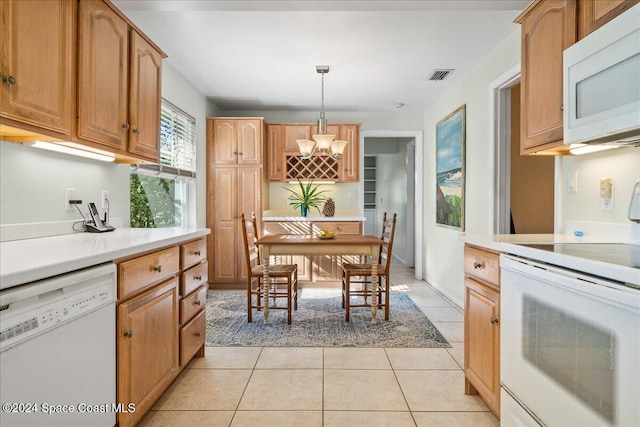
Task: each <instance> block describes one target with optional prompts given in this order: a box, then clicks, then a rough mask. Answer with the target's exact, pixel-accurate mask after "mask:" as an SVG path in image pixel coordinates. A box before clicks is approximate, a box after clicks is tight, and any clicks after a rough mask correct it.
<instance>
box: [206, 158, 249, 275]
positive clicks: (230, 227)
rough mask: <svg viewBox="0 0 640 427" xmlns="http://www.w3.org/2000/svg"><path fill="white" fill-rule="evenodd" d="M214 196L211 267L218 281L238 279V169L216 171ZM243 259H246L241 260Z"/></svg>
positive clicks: (217, 169)
mask: <svg viewBox="0 0 640 427" xmlns="http://www.w3.org/2000/svg"><path fill="white" fill-rule="evenodd" d="M214 173H215V182H214V194H213V216H214V226H213V236H214V237H213V242H214V243H213V245H214V249H213V254H212V257H211V259H210V265H212V268H213V275H211V274H210V275H209V277H211V278H213V281H215V282H234V281H235V280H236V279H237V269H238V267H237V264H238V262H239V261H238V259H237V255H236V254H237V253H238V226H239V224H240V220H239V219H238V217H239V215H238V211H237V206H238V197H239V193H238V181H237V179H238V178H237V168H236V167H226V168H216V169H215V171H214ZM241 259H244V258H241Z"/></svg>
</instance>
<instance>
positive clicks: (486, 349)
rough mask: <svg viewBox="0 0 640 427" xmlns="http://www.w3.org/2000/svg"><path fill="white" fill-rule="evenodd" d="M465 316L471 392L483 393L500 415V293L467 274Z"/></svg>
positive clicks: (469, 387)
mask: <svg viewBox="0 0 640 427" xmlns="http://www.w3.org/2000/svg"><path fill="white" fill-rule="evenodd" d="M464 316H465V318H464V342H465V345H464V356H465V357H464V371H465V377H466V382H467V391H468V392H473V391H474V390H475V391H477V392H478V393H480V395H481V396H482V398H483V400H484V402H485V403H486V404H487V406H488V407H489V409H491V411H492V412H493V413H494V414H496V416H499V414H500V323H499V319H500V294H499V293H498V292H496V291H495V290H493V289H491V288H489V287H488V286H485V285H483V284H481V283H480V282H477V281H475V280H473V279H471V278H469V277H465V310H464ZM469 382H470V383H471V384H469ZM470 385H471V386H470Z"/></svg>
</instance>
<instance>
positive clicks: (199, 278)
mask: <svg viewBox="0 0 640 427" xmlns="http://www.w3.org/2000/svg"><path fill="white" fill-rule="evenodd" d="M193 279H194V280H202V276H193Z"/></svg>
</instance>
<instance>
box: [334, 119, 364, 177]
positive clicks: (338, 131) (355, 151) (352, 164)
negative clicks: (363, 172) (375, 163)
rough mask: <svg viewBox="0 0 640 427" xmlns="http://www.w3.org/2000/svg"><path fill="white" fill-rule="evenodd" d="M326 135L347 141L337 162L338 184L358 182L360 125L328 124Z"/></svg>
mask: <svg viewBox="0 0 640 427" xmlns="http://www.w3.org/2000/svg"><path fill="white" fill-rule="evenodd" d="M327 133H329V134H332V135H335V136H336V139H340V140H342V141H348V144H347V145H346V146H345V147H344V152H343V153H342V158H341V159H340V160H339V161H338V168H339V169H338V178H339V180H340V182H358V180H359V179H360V159H359V155H360V125H358V124H328V125H327Z"/></svg>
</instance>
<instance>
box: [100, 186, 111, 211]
mask: <svg viewBox="0 0 640 427" xmlns="http://www.w3.org/2000/svg"><path fill="white" fill-rule="evenodd" d="M100 200H102V209H109V192H108V191H107V190H102V195H101V197H100Z"/></svg>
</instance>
